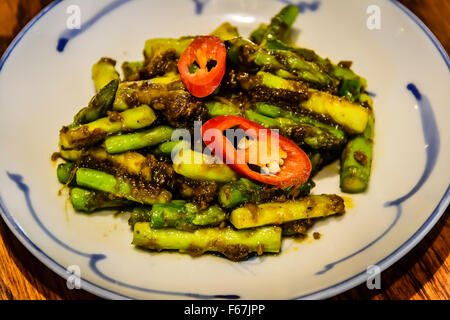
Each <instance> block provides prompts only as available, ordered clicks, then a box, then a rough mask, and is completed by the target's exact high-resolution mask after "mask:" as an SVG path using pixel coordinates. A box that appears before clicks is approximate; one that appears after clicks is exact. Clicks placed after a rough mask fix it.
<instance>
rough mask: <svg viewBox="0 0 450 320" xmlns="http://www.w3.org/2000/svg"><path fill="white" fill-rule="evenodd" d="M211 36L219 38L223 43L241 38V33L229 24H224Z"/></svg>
mask: <svg viewBox="0 0 450 320" xmlns="http://www.w3.org/2000/svg"><path fill="white" fill-rule="evenodd" d="M211 35H213V36H216V37H219V38H220V39H222V41H227V40H231V39H234V38H237V37H239V31H238V29H237V28H236V27H235V26H233V25H231V24H230V23H229V22H224V23H222V24H221V25H220V26H219V27H218V28H217V29H216V30H214V31H213V32H212V33H211Z"/></svg>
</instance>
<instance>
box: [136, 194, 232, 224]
mask: <svg viewBox="0 0 450 320" xmlns="http://www.w3.org/2000/svg"><path fill="white" fill-rule="evenodd" d="M226 218H227V216H226V214H225V212H224V211H223V210H222V209H221V208H220V207H219V206H217V205H216V206H211V207H209V208H208V209H207V210H204V211H199V210H198V208H197V206H196V205H194V204H192V203H186V202H185V201H172V202H169V203H164V204H162V203H160V204H154V205H153V206H152V208H147V207H140V208H136V209H135V210H133V214H132V221H131V222H130V224H131V225H134V224H135V223H137V222H150V225H151V227H152V228H153V229H161V228H176V229H178V230H191V231H192V230H195V229H198V228H199V227H204V226H217V225H219V224H221V223H222V222H223V221H225V220H226Z"/></svg>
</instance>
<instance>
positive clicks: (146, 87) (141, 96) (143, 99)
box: [113, 73, 184, 111]
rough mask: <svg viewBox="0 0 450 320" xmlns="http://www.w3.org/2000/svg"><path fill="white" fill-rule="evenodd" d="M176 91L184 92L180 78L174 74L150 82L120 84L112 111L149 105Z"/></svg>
mask: <svg viewBox="0 0 450 320" xmlns="http://www.w3.org/2000/svg"><path fill="white" fill-rule="evenodd" d="M176 90H182V91H183V92H184V87H183V84H182V82H181V80H180V76H179V75H178V74H175V73H168V74H166V75H164V76H161V77H157V78H153V79H150V80H140V81H127V82H122V83H120V84H119V88H118V89H117V94H116V98H115V100H114V104H113V109H114V110H116V111H124V110H126V109H129V108H132V107H135V106H137V105H139V104H147V105H151V104H152V102H153V101H155V100H156V99H161V98H164V97H167V96H169V95H170V94H171V91H176Z"/></svg>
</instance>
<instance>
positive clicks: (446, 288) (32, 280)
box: [0, 0, 450, 300]
mask: <svg viewBox="0 0 450 320" xmlns="http://www.w3.org/2000/svg"><path fill="white" fill-rule="evenodd" d="M50 2H51V1H49V0H0V55H1V54H2V53H3V52H4V51H5V50H6V48H7V47H8V45H9V43H10V42H11V41H12V39H13V38H14V36H15V35H16V34H17V33H18V32H19V31H20V30H21V28H23V26H25V24H26V23H27V22H28V21H29V20H30V19H31V18H32V17H33V16H35V15H36V14H37V13H38V12H39V11H40V10H41V9H42V8H43V7H44V6H46V5H48V4H49V3H50ZM400 2H402V3H403V4H404V5H406V6H407V7H408V8H409V9H410V10H411V11H413V12H414V13H415V14H416V15H417V16H418V17H419V18H420V19H421V20H422V21H424V22H425V24H426V25H427V26H428V27H429V28H430V29H431V30H432V31H433V33H434V34H435V35H436V36H437V38H438V39H439V40H440V41H441V43H442V44H443V46H444V47H445V49H446V50H447V52H450V19H449V17H450V1H448V0H402V1H400ZM449 213H450V210H449V209H448V208H447V210H446V212H445V214H444V216H443V217H442V218H441V220H440V221H439V222H438V223H437V224H436V226H435V227H434V228H433V229H432V231H431V232H430V233H429V234H428V235H427V236H426V237H425V238H424V239H423V240H422V241H421V242H420V243H419V245H417V246H416V247H415V248H414V249H413V250H412V251H411V252H409V253H408V254H407V255H406V256H405V257H403V258H402V259H401V260H400V261H398V262H397V263H395V264H394V265H393V266H392V267H390V268H389V269H388V270H386V271H384V272H383V273H382V275H381V289H380V290H369V289H368V288H367V287H366V285H365V284H363V285H360V286H359V287H356V288H354V289H352V290H349V291H347V292H345V293H343V294H340V295H338V296H336V297H334V298H333V299H338V300H344V299H377V300H378V299H414V300H416V299H418V300H423V299H445V300H448V299H450V280H449V279H450V277H449V274H450V271H449V268H450V258H449V251H450V245H449V244H450V226H449ZM0 299H38V300H44V299H52V300H59V299H97V298H96V297H95V296H93V295H91V294H89V293H87V292H85V291H83V290H68V289H67V286H66V281H65V280H64V279H62V278H60V277H59V276H58V275H56V274H55V273H53V272H52V271H50V269H48V268H47V267H45V266H44V265H43V264H42V263H41V262H39V260H37V259H36V258H35V257H34V256H33V255H31V254H30V253H29V252H28V251H27V250H26V249H25V247H24V246H23V245H22V244H21V243H20V242H19V241H18V240H17V239H16V238H15V237H14V235H13V234H12V233H11V232H10V231H9V229H8V227H7V226H6V224H5V223H4V221H3V220H2V219H0Z"/></svg>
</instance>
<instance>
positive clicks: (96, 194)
mask: <svg viewBox="0 0 450 320" xmlns="http://www.w3.org/2000/svg"><path fill="white" fill-rule="evenodd" d="M70 200H71V202H72V206H73V208H74V209H75V210H77V211H81V212H86V213H91V212H94V211H96V210H101V209H111V208H119V207H128V206H130V207H131V206H132V205H133V202H131V201H128V200H124V199H120V198H116V199H111V195H109V194H107V193H104V192H100V191H92V190H86V189H81V188H73V189H72V190H71V191H70Z"/></svg>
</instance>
